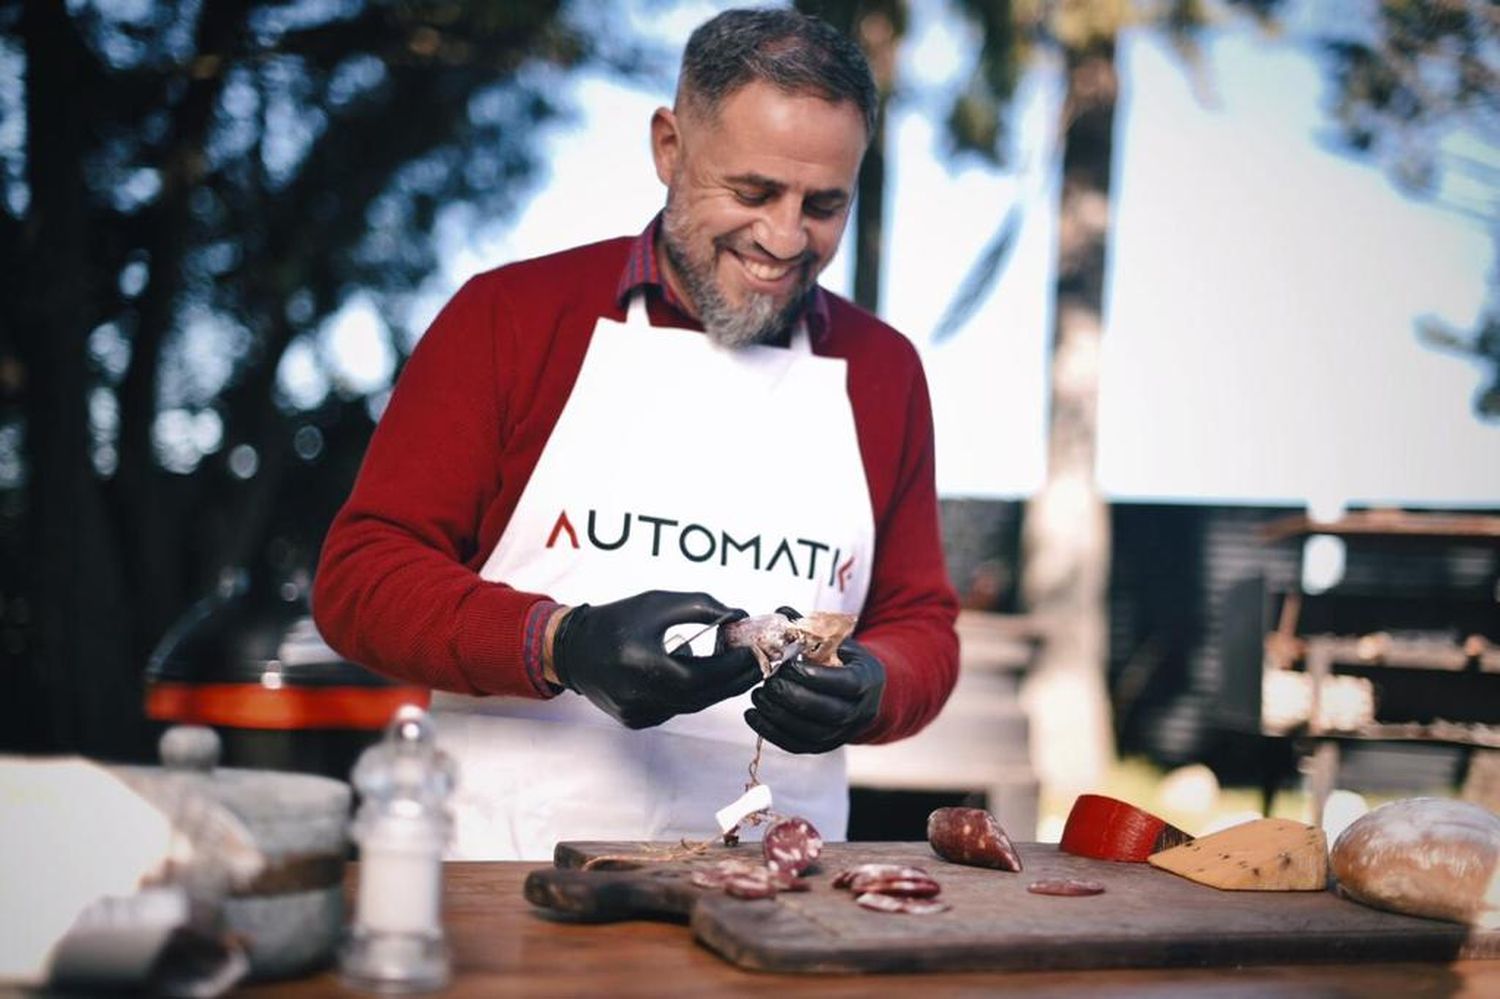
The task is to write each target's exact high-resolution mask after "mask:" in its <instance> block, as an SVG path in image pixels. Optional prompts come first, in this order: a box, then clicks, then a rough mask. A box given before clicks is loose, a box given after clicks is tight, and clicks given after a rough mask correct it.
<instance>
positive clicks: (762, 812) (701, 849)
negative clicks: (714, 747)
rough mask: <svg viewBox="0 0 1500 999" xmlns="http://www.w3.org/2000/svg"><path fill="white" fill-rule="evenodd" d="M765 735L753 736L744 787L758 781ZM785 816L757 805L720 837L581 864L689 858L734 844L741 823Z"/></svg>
mask: <svg viewBox="0 0 1500 999" xmlns="http://www.w3.org/2000/svg"><path fill="white" fill-rule="evenodd" d="M765 744H766V738H765V736H763V735H761V736H756V738H755V756H754V757H753V758H752V759H751V760H750V767H749V773H750V780H749V781H747V782H746V784H745V790H746V791H749V790H750V789H751V788H753V787H756V786H758V785H759V784H760V782H761V781H760V754H761V750H762V749H764V748H765ZM785 817H786V816H784V815H782V814H780V813H779V812H776V811H774V810H772V809H770V808H758V809H756V810H755V811H753V812H751V813H750V814H749V815H746V816H745V817H744V818H742V819H740V821H739V822H736V823H735V824H734V825H733V826H732V827H731V828H730V829H729V831H728V832H726V833H724V835H723V836H722V837H718V838H715V839H704V840H689V839H687V838H686V837H684V838H683V839H681V840H679V841H678V842H677V844H676V845H675V846H651V845H649V844H648V845H647V846H645V847H644V848H643V849H641V850H640V851H639V852H637V853H608V854H603V855H601V856H598V857H590V858H589V859H588V860H587V861H585V862H584V864H583V868H582V869H583V870H585V871H592V870H594V869H596V868H599V867H603V866H605V865H606V864H608V865H623V866H625V867H639V866H641V865H642V864H670V863H673V862H675V861H678V860H690V859H692V858H693V857H699V856H702V855H703V854H705V853H707V852H708V851H709V850H710V849H711V848H712V847H713V845H714V844H715V843H716V842H720V841H722V842H723V843H724V844H725V845H727V846H734V845H735V844H737V843H738V842H739V831H740V826H741V825H748V826H752V827H753V826H758V825H760V824H761V823H762V822H777V821H780V820H781V819H783V818H785Z"/></svg>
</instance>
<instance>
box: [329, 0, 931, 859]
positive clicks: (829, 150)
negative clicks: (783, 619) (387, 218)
mask: <svg viewBox="0 0 1500 999" xmlns="http://www.w3.org/2000/svg"><path fill="white" fill-rule="evenodd" d="M875 101H876V95H875V88H874V85H873V82H872V81H871V78H870V72H869V68H868V66H867V65H866V63H865V60H864V58H863V56H862V55H861V53H860V52H859V49H858V48H857V47H856V46H854V45H853V44H852V43H851V42H850V41H849V40H847V39H846V38H844V37H843V36H842V35H840V34H839V33H838V32H836V31H834V30H833V29H832V28H830V27H829V26H828V25H826V24H824V23H822V22H821V21H818V20H816V19H813V18H809V17H806V16H804V15H801V14H798V13H796V12H794V11H785V10H765V11H729V12H726V13H724V14H720V15H719V16H717V17H715V18H713V19H712V20H710V21H708V22H707V23H705V24H704V25H703V26H701V27H700V28H699V29H698V30H697V31H695V32H694V33H693V35H692V37H691V38H690V39H689V41H688V44H687V48H686V50H685V51H684V54H683V62H682V72H681V75H680V79H679V83H678V91H677V99H676V102H675V104H674V106H673V107H672V108H670V109H668V108H659V109H658V110H657V111H656V112H655V113H654V114H653V116H652V118H651V123H650V128H651V150H652V156H653V158H654V160H655V164H656V170H657V174H658V176H659V177H660V178H661V180H662V183H663V184H665V185H666V188H667V197H666V207H665V210H664V211H662V212H661V213H660V214H659V215H658V216H657V217H656V218H655V219H653V220H652V221H651V223H650V224H649V225H648V226H647V227H646V228H645V230H644V231H643V232H642V233H641V234H640V235H639V236H636V237H630V238H619V239H612V240H607V241H605V242H601V243H595V244H591V245H589V246H583V247H578V248H576V249H572V250H566V251H563V252H561V253H557V254H554V255H552V256H548V257H543V258H540V259H536V260H527V261H520V262H517V263H513V264H509V265H507V266H505V267H501V268H498V269H496V270H493V271H490V272H488V273H485V274H481V275H478V276H477V277H475V278H473V279H472V280H471V281H469V283H468V284H466V285H465V286H464V288H463V289H462V290H460V291H459V293H458V294H457V295H456V296H454V299H453V300H452V301H451V302H450V303H449V304H448V306H447V307H446V308H445V309H444V310H443V312H442V314H441V315H439V316H438V318H437V319H436V320H435V321H434V323H433V325H432V327H431V329H429V330H428V332H427V333H426V335H425V336H424V337H423V338H422V340H421V342H420V344H419V345H418V347H417V349H416V351H415V352H414V353H413V355H412V357H411V360H410V362H409V363H408V364H407V366H406V368H405V369H404V370H403V372H402V375H401V377H400V379H399V381H398V382H397V385H396V388H395V391H394V393H393V394H392V398H391V401H390V404H389V406H388V407H387V409H386V412H385V414H384V416H383V417H382V418H381V421H380V425H379V426H378V427H377V429H376V432H375V435H374V437H373V438H372V440H371V442H370V448H369V452H368V454H367V455H366V458H365V462H364V465H363V467H362V468H361V469H360V474H359V478H358V480H357V481H356V483H355V486H354V490H353V492H352V494H351V495H350V497H349V500H348V502H347V503H346V504H345V506H344V508H343V509H342V510H341V511H340V512H339V515H338V517H337V518H336V519H335V521H334V523H333V525H332V527H331V528H330V531H329V534H328V538H327V541H326V542H325V544H324V547H323V553H322V559H321V561H320V564H319V567H318V575H317V580H316V586H315V589H314V595H313V601H314V614H315V616H316V619H317V622H318V625H319V627H320V629H321V630H322V632H323V634H324V636H325V637H326V638H327V639H328V641H329V642H330V643H331V644H332V645H333V646H334V647H335V648H336V649H338V650H339V651H341V652H342V653H343V654H344V655H346V656H348V657H349V658H351V659H354V660H356V661H358V662H362V663H364V664H366V665H368V666H370V667H371V668H373V669H375V670H378V671H380V672H382V673H386V674H388V675H391V676H394V677H399V678H401V679H404V680H406V681H409V682H417V683H420V684H423V685H425V686H428V687H430V688H431V689H432V690H433V692H434V693H433V699H432V707H433V714H434V717H435V719H436V722H437V728H438V731H439V734H440V739H441V740H442V742H443V743H444V744H445V746H446V747H447V749H448V750H449V751H450V752H451V753H453V754H454V755H455V756H456V757H457V759H458V762H459V766H460V768H461V784H460V791H459V794H458V796H457V807H456V810H455V812H456V814H455V818H456V820H457V822H456V837H455V842H454V846H453V849H452V850H451V851H450V852H451V855H452V856H453V857H456V858H467V859H480V858H521V859H535V860H541V859H546V858H549V857H550V856H551V855H552V849H553V847H554V845H555V844H556V842H557V841H558V840H562V839H591V840H677V839H680V838H683V837H687V838H694V839H702V838H705V837H708V836H712V835H714V834H715V833H716V832H717V829H716V828H715V824H714V813H715V812H716V811H717V810H718V809H719V808H720V807H722V806H724V805H726V804H727V803H729V802H730V801H731V800H733V799H734V798H736V797H737V796H738V795H739V793H740V792H741V791H742V790H743V786H744V777H745V768H746V766H747V764H748V763H749V761H750V759H751V758H752V756H753V755H754V754H755V752H756V745H757V737H758V736H760V737H764V739H765V740H766V747H765V749H764V755H763V757H762V759H761V764H760V770H759V775H760V778H761V780H762V781H764V782H765V783H766V784H767V785H769V786H770V788H771V790H772V793H773V795H774V804H775V808H776V810H777V811H778V812H781V813H783V814H792V815H800V816H803V817H804V818H807V819H808V820H810V821H811V822H812V823H813V824H814V825H815V826H816V827H817V828H818V829H819V830H820V831H821V832H822V833H823V835H824V836H825V838H830V839H841V838H843V836H844V835H845V829H846V825H847V821H848V787H847V782H846V778H845V774H844V761H843V753H842V751H841V747H842V746H844V745H845V744H846V743H849V742H887V741H891V740H895V739H899V738H903V737H905V736H908V735H911V734H913V733H915V732H916V731H918V730H920V729H921V728H922V727H923V726H924V725H926V724H927V723H928V722H929V721H931V719H932V718H933V717H934V716H935V715H936V714H937V712H938V710H939V709H940V708H941V707H942V705H943V703H944V701H945V700H946V699H947V697H948V694H949V692H950V691H951V690H952V687H953V683H954V680H955V678H956V673H957V666H958V654H957V638H956V636H955V634H954V630H953V622H954V618H955V615H956V613H957V606H956V601H955V599H954V596H953V592H952V588H951V586H950V585H949V582H948V578H947V573H946V570H945V567H944V564H943V557H942V549H941V545H940V541H939V529H938V517H937V498H936V494H935V491H934V486H933V439H932V417H931V407H930V405H929V401H928V396H927V386H926V382H925V380H924V378H923V375H922V370H921V366H920V364H919V362H918V359H917V355H916V352H915V350H913V348H912V347H911V345H910V343H908V342H907V341H906V339H905V338H904V337H902V336H901V335H900V334H899V333H897V332H896V331H895V330H893V329H891V328H890V327H888V326H886V325H885V324H883V323H881V322H880V321H879V320H878V319H876V318H874V317H873V316H871V315H869V314H868V313H865V312H863V311H861V310H860V309H858V308H856V307H855V306H853V305H851V304H850V303H848V302H846V301H844V300H843V299H840V298H838V297H837V296H835V295H832V294H830V293H828V292H826V291H824V290H823V289H821V288H820V287H819V286H818V285H817V277H818V275H819V274H820V273H822V271H823V269H824V268H825V267H826V266H827V265H828V263H829V261H830V260H831V259H832V258H833V255H834V252H835V251H836V249H837V247H838V244H839V239H840V237H841V236H842V235H843V231H844V226H845V224H846V222H847V221H848V216H849V209H850V203H851V201H852V199H853V196H854V183H855V178H856V176H857V174H858V170H859V163H860V159H861V158H862V156H863V155H864V151H865V147H866V145H867V143H868V141H869V135H870V129H871V123H872V122H873V120H874V113H875ZM788 605H790V606H792V607H796V608H798V609H799V610H801V611H814V610H818V611H836V612H842V613H847V614H852V615H856V616H857V619H858V623H857V625H856V629H855V632H854V634H853V636H852V637H851V639H850V640H849V641H847V642H845V643H844V644H843V645H842V646H840V648H839V658H840V659H841V660H842V664H841V665H838V666H820V665H814V664H812V663H808V662H804V661H801V660H796V661H792V662H790V663H787V664H785V665H783V666H782V667H781V669H780V670H779V671H778V672H776V673H775V675H774V676H772V677H771V678H770V679H769V680H766V681H765V682H764V683H762V682H761V681H762V675H761V670H760V667H759V665H758V664H757V662H756V660H755V658H754V656H753V654H752V653H751V652H750V651H749V650H748V649H735V650H729V651H723V650H719V649H716V647H715V643H714V641H713V636H712V634H711V632H712V629H713V628H714V626H715V625H718V624H722V623H724V622H726V621H729V620H733V619H735V618H737V617H743V616H744V615H746V614H747V613H749V614H763V613H767V612H769V611H771V610H772V609H773V608H777V607H786V606H788ZM669 632H670V633H676V634H680V635H681V639H680V640H679V639H676V638H669V637H668V635H669ZM694 633H701V634H697V635H696V636H695V634H694ZM688 639H692V641H691V643H690V644H689V643H688V642H687V641H686V640H688ZM757 685H758V686H757ZM752 688H754V690H753V691H752Z"/></svg>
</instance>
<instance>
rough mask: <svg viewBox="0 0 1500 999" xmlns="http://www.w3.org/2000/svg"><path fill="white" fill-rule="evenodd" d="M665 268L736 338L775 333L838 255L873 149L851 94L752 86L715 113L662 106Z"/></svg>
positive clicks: (659, 147)
mask: <svg viewBox="0 0 1500 999" xmlns="http://www.w3.org/2000/svg"><path fill="white" fill-rule="evenodd" d="M651 139H652V153H653V155H654V157H655V159H656V172H657V176H659V177H660V178H661V180H662V182H663V183H664V184H666V185H667V210H666V214H665V216H664V221H663V232H662V240H661V243H662V250H663V252H664V255H665V257H666V259H665V260H664V261H663V264H664V266H663V271H664V273H665V275H666V278H667V281H668V283H669V284H670V285H671V286H672V290H673V291H674V292H675V293H676V294H677V295H678V296H679V297H680V298H682V299H683V300H684V301H686V302H688V303H690V304H691V305H692V307H693V309H694V310H695V311H696V312H697V314H698V318H699V320H700V321H702V323H703V326H704V329H705V330H707V332H708V334H709V335H710V336H711V337H713V338H714V339H715V340H716V341H718V342H719V343H721V344H724V345H726V346H738V345H740V344H745V343H752V342H756V341H761V340H765V339H767V338H769V337H773V336H775V335H776V334H778V333H779V332H781V331H782V330H783V329H785V327H786V326H787V324H788V323H789V322H790V320H791V319H792V317H793V316H795V315H796V313H797V310H798V308H799V307H800V305H801V303H802V299H803V297H804V296H805V295H806V294H807V292H808V290H809V289H810V288H811V287H812V285H813V282H814V281H815V280H816V279H817V276H818V275H819V274H820V273H822V271H823V268H824V267H827V266H828V262H829V261H830V260H832V259H833V255H834V252H835V251H836V250H837V249H838V245H839V239H840V238H841V237H842V236H843V233H844V224H845V223H846V222H847V221H848V218H849V205H850V202H851V200H852V199H853V197H854V184H855V177H856V175H857V173H858V171H859V161H860V157H861V156H863V155H864V151H865V140H866V135H865V126H864V119H863V117H862V116H861V115H860V113H859V110H858V108H856V107H855V105H854V104H853V103H851V102H848V101H844V102H841V103H838V104H833V103H830V102H828V101H826V100H823V99H822V98H819V97H816V96H813V95H802V94H797V95H793V94H786V93H783V92H782V91H780V90H778V89H776V88H775V87H772V86H770V85H769V84H764V83H758V82H757V83H751V84H749V85H747V86H745V87H743V88H741V89H740V90H738V91H736V92H735V93H733V94H731V95H730V96H729V98H728V99H726V100H725V101H724V102H723V103H722V104H721V105H720V107H719V112H718V115H717V116H716V117H714V118H713V119H711V120H710V119H706V118H704V117H703V116H702V115H700V114H698V113H696V112H695V111H693V110H684V111H683V113H682V114H680V115H674V114H673V113H672V112H670V111H668V110H666V109H665V108H662V109H659V110H658V111H657V112H656V115H655V116H654V117H653V118H652V121H651Z"/></svg>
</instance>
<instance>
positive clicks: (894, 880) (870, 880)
mask: <svg viewBox="0 0 1500 999" xmlns="http://www.w3.org/2000/svg"><path fill="white" fill-rule="evenodd" d="M908 882H909V883H911V884H930V885H933V886H934V887H936V885H937V881H936V880H934V879H933V877H932V875H931V874H928V873H927V872H926V871H925V870H923V869H922V868H920V867H907V866H904V865H902V864H860V865H859V866H857V867H850V868H848V869H847V870H843V871H840V872H839V874H838V876H837V877H835V878H834V879H833V886H834V887H835V888H848V889H849V890H850V891H852V892H854V893H855V894H856V895H858V894H860V893H861V892H867V891H881V889H880V888H879V887H877V886H879V885H892V884H895V885H901V884H903V883H908ZM932 894H934V895H935V894H937V892H935V891H934V892H932Z"/></svg>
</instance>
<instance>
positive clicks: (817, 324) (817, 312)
mask: <svg viewBox="0 0 1500 999" xmlns="http://www.w3.org/2000/svg"><path fill="white" fill-rule="evenodd" d="M660 225H661V213H660V212H658V213H657V215H656V217H655V218H653V219H652V220H651V222H650V224H648V225H647V226H646V228H645V229H644V230H643V231H642V232H641V234H640V235H639V236H637V237H636V238H635V242H634V243H632V244H631V245H630V256H629V257H627V258H626V260H625V271H624V273H623V274H621V275H620V284H619V287H618V288H617V289H616V290H615V300H616V301H617V302H619V304H620V305H621V306H626V305H628V304H629V302H630V296H631V294H632V293H634V292H635V290H636V289H637V288H644V289H647V290H649V289H652V288H655V289H656V290H657V292H658V293H659V294H660V295H661V300H662V302H663V303H664V304H666V305H667V306H668V307H670V308H671V309H672V310H673V311H675V312H676V313H677V314H678V315H679V316H681V318H682V319H683V320H684V321H685V322H688V323H691V324H692V325H693V326H695V327H698V326H701V325H702V324H701V323H699V322H698V320H697V319H696V318H695V317H694V316H693V314H692V313H691V312H690V311H688V309H687V307H686V306H685V305H684V304H683V302H682V300H681V299H680V298H678V297H677V295H676V294H674V293H673V291H672V287H671V285H669V284H667V281H666V278H665V277H663V276H662V273H661V268H660V267H659V266H658V265H657V262H656V233H657V229H658V227H659V226H660ZM802 317H803V318H804V319H806V320H807V332H808V336H809V338H810V339H812V340H814V341H816V340H818V339H820V338H821V337H822V336H823V334H824V333H825V332H827V330H828V295H827V293H826V292H825V291H823V289H822V288H821V287H819V286H818V285H813V288H812V291H811V292H810V293H809V294H808V296H807V302H806V304H805V305H804V306H803V310H802Z"/></svg>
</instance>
